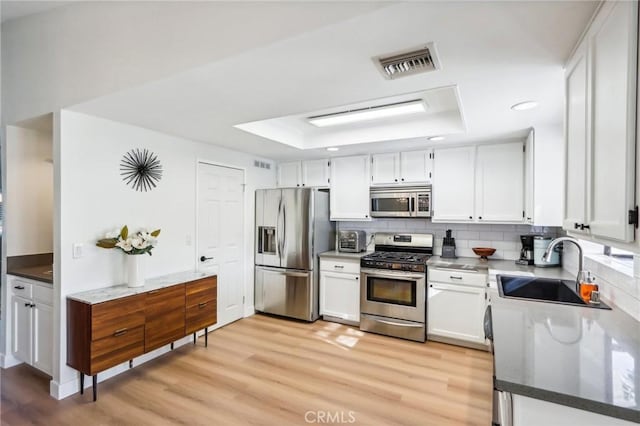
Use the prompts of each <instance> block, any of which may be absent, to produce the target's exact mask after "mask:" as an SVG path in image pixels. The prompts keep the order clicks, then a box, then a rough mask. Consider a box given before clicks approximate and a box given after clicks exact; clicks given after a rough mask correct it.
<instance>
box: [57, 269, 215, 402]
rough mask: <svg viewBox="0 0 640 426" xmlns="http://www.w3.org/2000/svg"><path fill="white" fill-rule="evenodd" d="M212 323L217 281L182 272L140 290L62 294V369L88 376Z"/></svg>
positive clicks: (95, 379)
mask: <svg viewBox="0 0 640 426" xmlns="http://www.w3.org/2000/svg"><path fill="white" fill-rule="evenodd" d="M216 322H217V277H216V276H215V275H211V276H206V275H205V274H203V273H201V272H186V273H178V274H171V275H166V276H163V277H158V278H154V279H151V280H147V281H146V282H145V286H144V287H139V288H130V287H127V286H115V287H108V288H103V289H98V290H92V291H87V292H83V293H76V294H72V295H69V296H67V365H68V366H70V367H72V368H74V369H76V370H78V371H79V372H80V393H84V376H85V375H88V376H92V379H93V400H94V401H95V400H96V399H97V392H98V373H100V372H101V371H104V370H107V369H109V368H111V367H114V366H116V365H118V364H121V363H123V362H126V361H127V360H128V361H129V366H130V367H132V366H133V358H135V357H137V356H140V355H142V354H145V353H147V352H150V351H152V350H154V349H157V348H159V347H161V346H164V345H168V344H170V345H171V349H173V342H174V341H176V340H178V339H181V338H182V337H185V336H187V335H189V334H191V333H193V343H194V344H195V343H196V332H197V331H198V330H202V329H204V330H205V346H208V337H207V331H208V330H207V329H208V327H210V326H212V325H214V324H215V323H216Z"/></svg>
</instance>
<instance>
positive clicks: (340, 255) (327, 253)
mask: <svg viewBox="0 0 640 426" xmlns="http://www.w3.org/2000/svg"><path fill="white" fill-rule="evenodd" d="M371 253H373V252H372V251H361V252H360V253H346V252H342V251H338V250H331V251H325V252H324V253H320V254H319V255H318V256H320V257H333V258H347V259H360V258H362V257H363V256H366V255H368V254H371Z"/></svg>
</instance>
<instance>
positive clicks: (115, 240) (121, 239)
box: [96, 225, 160, 256]
mask: <svg viewBox="0 0 640 426" xmlns="http://www.w3.org/2000/svg"><path fill="white" fill-rule="evenodd" d="M158 235H160V230H159V229H156V230H155V231H153V232H147V231H146V230H140V231H138V232H136V233H135V234H133V235H130V234H129V228H128V227H127V225H125V226H123V227H122V229H121V230H115V231H113V232H110V233H108V234H107V235H106V236H105V238H102V239H100V240H98V242H97V243H96V245H97V246H98V247H102V248H106V249H112V248H118V249H120V250H122V251H123V252H125V254H129V255H133V254H148V255H149V256H151V250H152V249H153V248H154V247H155V246H156V244H157V243H158V239H157V238H158Z"/></svg>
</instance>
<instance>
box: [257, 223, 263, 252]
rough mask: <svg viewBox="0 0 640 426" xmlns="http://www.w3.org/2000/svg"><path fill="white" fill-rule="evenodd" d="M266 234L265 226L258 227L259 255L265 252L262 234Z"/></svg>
mask: <svg viewBox="0 0 640 426" xmlns="http://www.w3.org/2000/svg"><path fill="white" fill-rule="evenodd" d="M263 232H264V227H263V226H258V254H261V253H263V252H264V247H263V245H262V233H263Z"/></svg>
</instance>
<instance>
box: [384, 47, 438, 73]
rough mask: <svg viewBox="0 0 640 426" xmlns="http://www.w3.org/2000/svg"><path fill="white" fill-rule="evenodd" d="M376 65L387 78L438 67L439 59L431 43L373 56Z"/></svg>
mask: <svg viewBox="0 0 640 426" xmlns="http://www.w3.org/2000/svg"><path fill="white" fill-rule="evenodd" d="M373 61H374V62H375V64H376V66H377V67H378V69H379V70H380V72H381V73H382V75H383V76H384V78H386V79H388V80H393V79H396V78H399V77H405V76H408V75H413V74H419V73H423V72H429V71H435V70H438V69H440V61H439V60H438V57H437V55H436V50H435V46H434V45H433V43H427V45H426V46H421V47H419V48H415V49H411V50H403V51H401V52H395V53H390V54H387V55H383V56H377V57H375V58H373Z"/></svg>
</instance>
